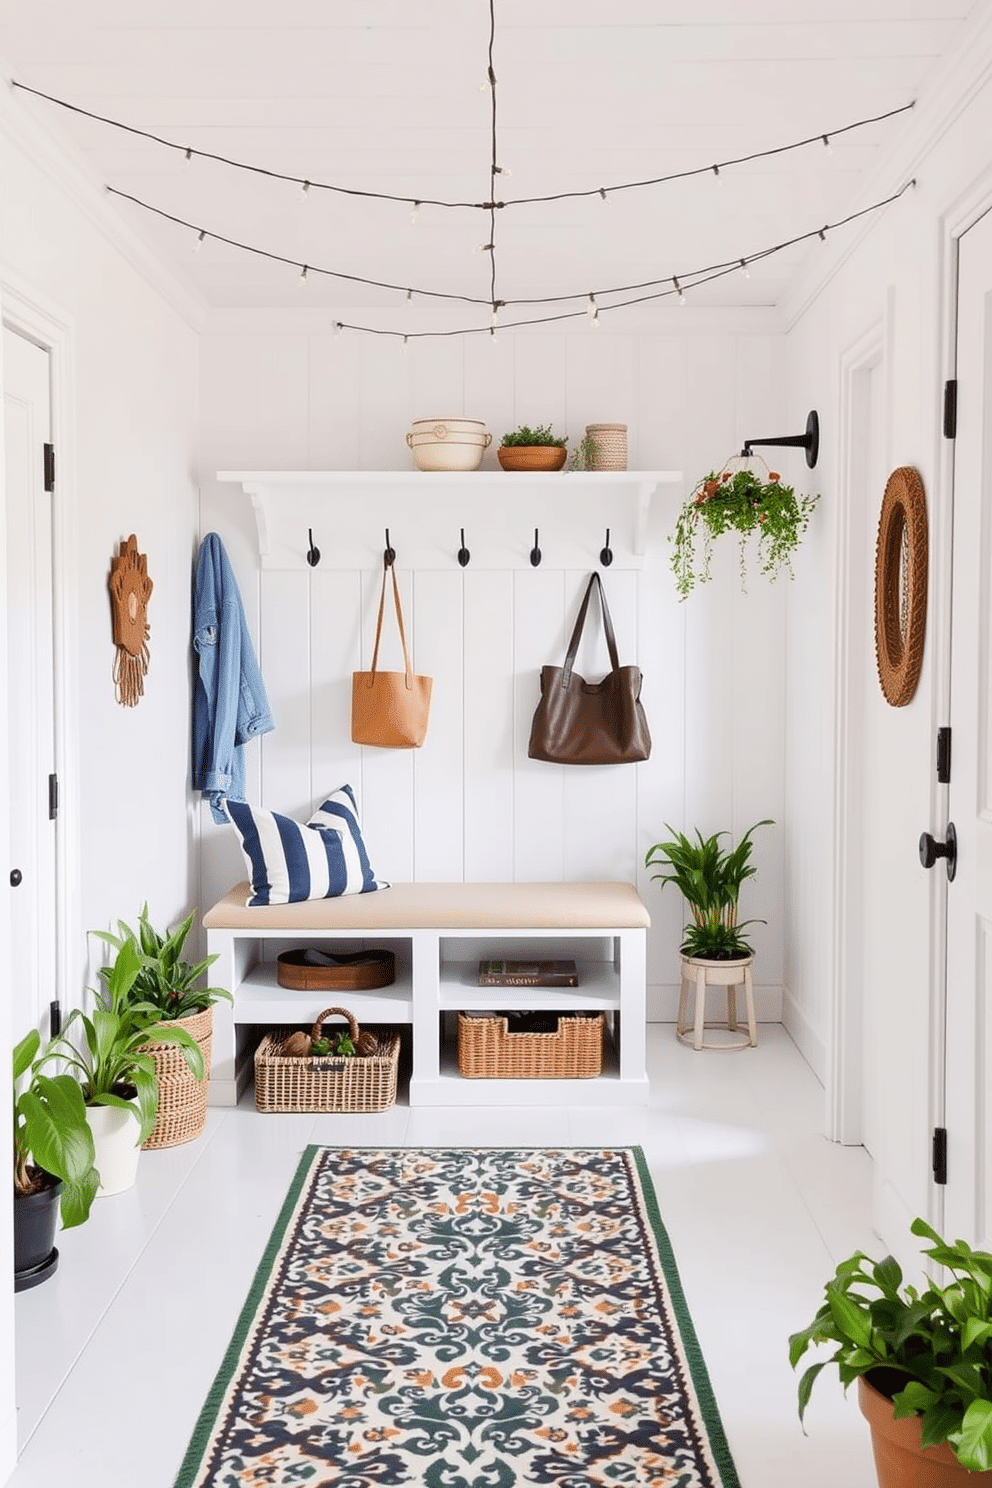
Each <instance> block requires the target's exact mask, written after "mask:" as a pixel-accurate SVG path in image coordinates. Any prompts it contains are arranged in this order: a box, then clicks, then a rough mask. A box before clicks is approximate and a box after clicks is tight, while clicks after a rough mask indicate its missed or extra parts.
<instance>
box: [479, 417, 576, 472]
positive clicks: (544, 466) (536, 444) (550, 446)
mask: <svg viewBox="0 0 992 1488" xmlns="http://www.w3.org/2000/svg"><path fill="white" fill-rule="evenodd" d="M567 444H568V435H567V434H566V435H564V436H563V437H561V438H559V436H558V435H557V434H552V432H551V425H550V424H538V426H537V428H536V429H532V428H530V426H529V425H528V424H520V425H519V427H518V428H516V429H512V430H511V431H510V433H508V434H504V435H503V438H502V439H501V440H500V446H499V449H498V450H497V451H496V458H497V460H498V461H499V463H500V464H501V465H502V467H503V469H504V470H560V469H561V467H562V466H563V465H564V463H565V455H566V449H565V446H566V445H567Z"/></svg>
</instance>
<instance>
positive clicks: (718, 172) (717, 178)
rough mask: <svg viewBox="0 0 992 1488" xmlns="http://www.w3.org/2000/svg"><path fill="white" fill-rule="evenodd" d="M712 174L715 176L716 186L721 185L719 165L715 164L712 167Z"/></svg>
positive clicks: (721, 178)
mask: <svg viewBox="0 0 992 1488" xmlns="http://www.w3.org/2000/svg"><path fill="white" fill-rule="evenodd" d="M713 174H714V176H715V177H716V182H717V185H718V186H722V185H723V177H722V176H721V174H720V167H719V166H718V165H715V166H714V167H713Z"/></svg>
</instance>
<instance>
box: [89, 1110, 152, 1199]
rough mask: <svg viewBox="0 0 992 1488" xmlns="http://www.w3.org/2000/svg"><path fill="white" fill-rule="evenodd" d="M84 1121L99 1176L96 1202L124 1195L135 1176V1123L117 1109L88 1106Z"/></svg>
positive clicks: (126, 1114) (137, 1147)
mask: <svg viewBox="0 0 992 1488" xmlns="http://www.w3.org/2000/svg"><path fill="white" fill-rule="evenodd" d="M86 1120H87V1121H88V1122H89V1127H90V1131H91V1132H92V1133H93V1143H94V1145H95V1147H96V1166H97V1171H98V1172H99V1174H100V1187H99V1189H98V1190H97V1198H98V1199H99V1198H102V1197H103V1196H104V1195H105V1194H115V1193H123V1191H124V1189H126V1188H130V1187H131V1186H132V1185H133V1183H134V1180H135V1178H136V1177H137V1174H138V1158H139V1157H140V1156H141V1148H140V1147H139V1146H138V1123H137V1120H136V1119H135V1117H134V1116H132V1114H131V1112H130V1111H122V1110H120V1108H119V1107H117V1106H87V1108H86Z"/></svg>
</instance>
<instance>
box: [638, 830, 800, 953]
mask: <svg viewBox="0 0 992 1488" xmlns="http://www.w3.org/2000/svg"><path fill="white" fill-rule="evenodd" d="M665 826H666V828H667V830H668V831H669V832H670V833H671V837H670V838H669V840H668V841H666V842H656V843H655V844H654V846H653V847H649V848H648V851H647V853H646V854H645V857H644V866H645V867H646V868H654V867H664V868H667V869H668V872H666V873H653V874H652V875H651V878H652V880H653V881H657V882H660V883H661V886H662V888H664V886H665V884H674V885H675V887H676V888H677V889H678V890H679V891H680V892H681V894H682V897H683V898H684V899H685V901H686V903H687V904H688V906H689V910H690V913H691V914H692V923H691V924H689V925H686V926H685V927H684V929H683V935H684V936H685V939H684V940H683V942H682V945H681V946H680V948H679V949H680V950H681V952H682V955H683V956H699V957H702V958H704V959H706V960H710V961H736V960H739V959H741V958H743V957H745V956H750V955H752V954H753V951H752V947H751V945H750V943H749V941H748V939H747V937H746V935H745V934H744V931H745V929H746V928H747V926H748V925H753V924H763V923H764V921H756V920H744V921H741V923H740V924H738V921H737V904H738V900H739V898H740V892H741V886H742V884H743V883H744V882H745V880H747V879H749V878H753V877H754V874H755V872H756V869H755V868H754V865H753V864H752V863H751V848H752V845H753V844H752V840H751V839H752V835H753V834H754V833H755V832H756V831H757V829H758V828H759V827H770V826H774V822H772V821H771V820H770V819H768V818H765V819H764V820H763V821H759V822H755V824H754V826H753V827H749V828H748V829H747V831H746V832H745V833H744V835H743V837H742V838H741V840H740V841H739V842H738V843H737V845H736V847H733V848H730V849H726V848H723V847H721V845H720V838H721V837H726V836H727V835H728V834H727V833H726V832H715V833H714V834H713V836H712V837H704V836H703V834H702V832H700V831H699V829H698V827H697V829H696V838H695V841H692V840H691V839H690V838H689V837H686V836H685V834H684V833H683V832H676V831H675V828H674V827H671V826H669V825H668V823H667V822H666V823H665Z"/></svg>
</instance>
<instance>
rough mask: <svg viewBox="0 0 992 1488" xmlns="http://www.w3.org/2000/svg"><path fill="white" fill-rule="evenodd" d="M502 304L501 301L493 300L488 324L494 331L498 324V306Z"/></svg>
mask: <svg viewBox="0 0 992 1488" xmlns="http://www.w3.org/2000/svg"><path fill="white" fill-rule="evenodd" d="M502 303H503V301H502V300H493V308H492V314H491V315H490V317H489V324H490V326H491V327H492V329H493V330H495V329H496V326H497V325H498V324H499V307H500V305H502Z"/></svg>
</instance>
